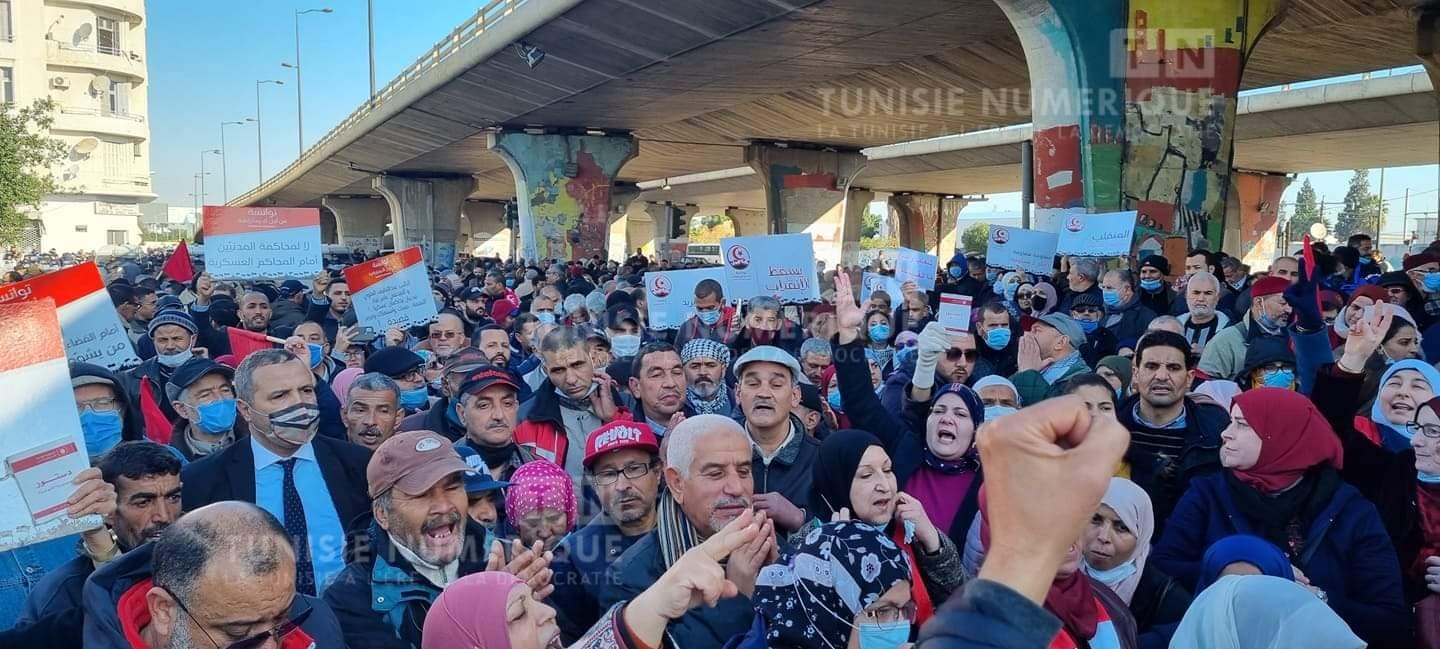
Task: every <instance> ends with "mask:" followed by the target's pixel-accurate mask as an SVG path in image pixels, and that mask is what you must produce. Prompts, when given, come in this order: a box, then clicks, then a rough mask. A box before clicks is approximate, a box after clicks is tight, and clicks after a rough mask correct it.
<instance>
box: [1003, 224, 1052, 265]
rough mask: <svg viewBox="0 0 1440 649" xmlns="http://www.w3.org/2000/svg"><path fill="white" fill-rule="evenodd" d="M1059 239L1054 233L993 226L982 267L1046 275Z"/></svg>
mask: <svg viewBox="0 0 1440 649" xmlns="http://www.w3.org/2000/svg"><path fill="white" fill-rule="evenodd" d="M1059 236H1060V235H1058V234H1056V233H1054V232H1044V231H1041V230H1025V229H1022V228H1007V227H1004V226H995V227H992V228H990V245H988V246H986V248H985V265H987V266H994V267H996V268H1004V269H1005V270H1020V271H1024V272H1029V273H1038V274H1041V275H1045V274H1049V272H1050V269H1051V268H1053V267H1054V265H1055V248H1056V247H1057V246H1058V244H1059Z"/></svg>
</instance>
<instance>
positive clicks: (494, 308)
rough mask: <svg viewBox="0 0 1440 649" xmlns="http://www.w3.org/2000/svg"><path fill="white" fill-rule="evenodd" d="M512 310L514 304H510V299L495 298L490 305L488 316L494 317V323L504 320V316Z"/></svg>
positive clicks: (506, 316) (507, 315) (508, 314)
mask: <svg viewBox="0 0 1440 649" xmlns="http://www.w3.org/2000/svg"><path fill="white" fill-rule="evenodd" d="M514 312H515V305H514V304H511V303H510V300H507V299H504V298H501V299H498V300H495V302H494V303H493V304H491V305H490V317H491V318H492V319H494V320H495V322H496V323H501V322H504V321H505V318H508V317H510V314H512V313H514Z"/></svg>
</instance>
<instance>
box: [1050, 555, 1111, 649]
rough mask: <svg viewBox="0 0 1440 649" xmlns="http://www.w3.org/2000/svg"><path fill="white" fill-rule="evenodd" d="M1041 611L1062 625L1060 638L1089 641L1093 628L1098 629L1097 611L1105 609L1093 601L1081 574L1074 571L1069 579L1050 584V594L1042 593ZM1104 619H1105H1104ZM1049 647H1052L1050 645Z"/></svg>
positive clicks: (1087, 584) (1060, 579)
mask: <svg viewBox="0 0 1440 649" xmlns="http://www.w3.org/2000/svg"><path fill="white" fill-rule="evenodd" d="M1045 610H1047V611H1050V612H1051V613H1054V614H1055V617H1058V618H1060V623H1061V624H1062V625H1064V628H1063V629H1062V630H1061V633H1060V635H1062V636H1063V635H1067V634H1068V635H1069V636H1072V637H1075V638H1080V639H1084V640H1089V639H1090V638H1093V637H1095V628H1096V627H1098V626H1099V625H1100V615H1101V614H1100V611H1103V610H1105V607H1103V606H1100V602H1098V601H1096V600H1095V594H1094V592H1093V591H1091V590H1090V580H1089V579H1088V578H1086V577H1085V572H1084V571H1083V570H1076V571H1075V572H1074V573H1071V575H1070V576H1069V577H1060V578H1057V579H1056V580H1055V581H1054V582H1051V584H1050V592H1048V593H1045ZM1106 619H1109V618H1108V616H1107V618H1106ZM1056 639H1057V640H1058V639H1059V636H1056ZM1050 646H1051V647H1054V646H1055V645H1054V643H1051V645H1050Z"/></svg>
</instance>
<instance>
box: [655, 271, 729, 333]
mask: <svg viewBox="0 0 1440 649" xmlns="http://www.w3.org/2000/svg"><path fill="white" fill-rule="evenodd" d="M707 279H713V280H715V281H717V282H720V286H721V287H722V289H723V287H724V286H725V269H724V268H721V267H719V266H716V267H714V268H694V269H691V270H667V271H660V272H655V273H645V307H646V309H647V311H646V312H647V313H648V314H649V315H650V328H651V329H679V328H680V325H682V324H684V323H685V320H686V319H688V318H689V317H690V316H692V315H695V285H696V284H699V283H700V282H702V281H704V280H707Z"/></svg>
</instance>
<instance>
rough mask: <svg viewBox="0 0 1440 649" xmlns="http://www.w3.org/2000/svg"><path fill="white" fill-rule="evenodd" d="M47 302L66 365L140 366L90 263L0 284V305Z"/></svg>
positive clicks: (112, 367)
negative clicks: (62, 340) (57, 321)
mask: <svg viewBox="0 0 1440 649" xmlns="http://www.w3.org/2000/svg"><path fill="white" fill-rule="evenodd" d="M47 298H48V299H50V300H53V301H54V304H55V306H56V309H55V311H56V314H57V315H58V316H59V318H60V331H61V333H62V334H63V335H64V337H65V354H66V355H67V356H68V357H69V358H70V361H71V362H73V363H93V364H95V365H101V366H104V367H105V368H106V369H110V370H119V369H123V368H126V367H131V366H134V365H139V364H140V358H139V357H137V356H136V355H135V348H134V346H133V345H131V344H130V335H129V333H128V331H127V330H126V328H125V324H124V323H123V322H120V314H118V313H116V312H115V305H114V303H112V302H111V301H110V294H109V293H108V292H106V291H105V284H104V281H103V280H101V279H100V269H99V268H98V267H97V266H95V262H93V261H87V262H85V263H83V264H80V265H78V266H71V267H69V268H62V269H60V270H57V271H54V272H50V273H45V274H44V275H40V276H38V277H32V278H30V279H27V280H24V281H20V282H15V283H14V284H6V285H4V286H0V304H10V303H15V302H31V301H35V300H43V299H47ZM36 421H42V420H38V419H37V420H36Z"/></svg>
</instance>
